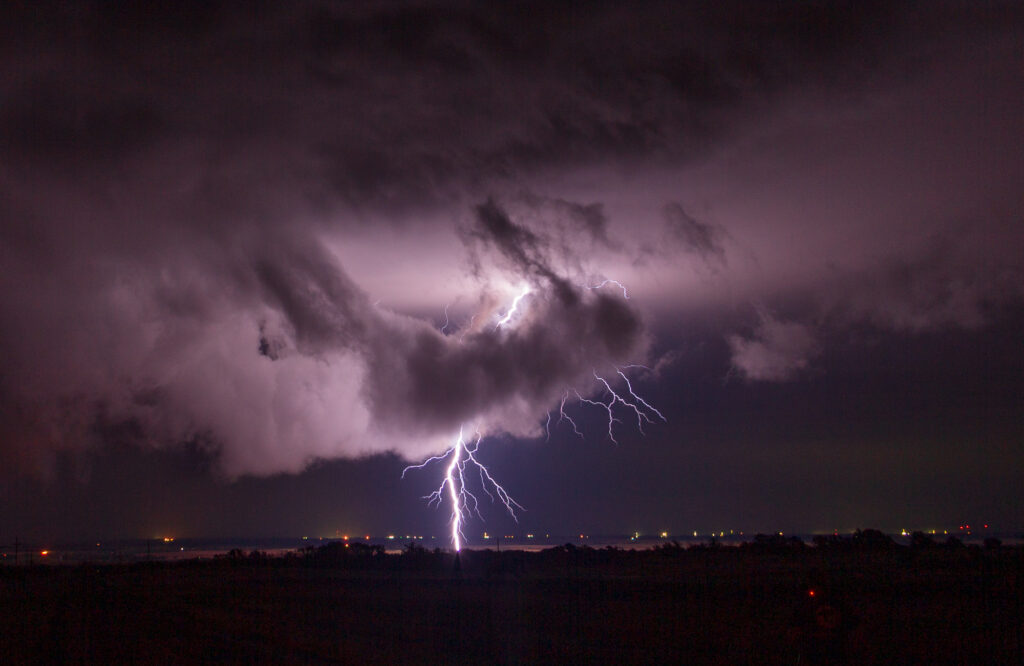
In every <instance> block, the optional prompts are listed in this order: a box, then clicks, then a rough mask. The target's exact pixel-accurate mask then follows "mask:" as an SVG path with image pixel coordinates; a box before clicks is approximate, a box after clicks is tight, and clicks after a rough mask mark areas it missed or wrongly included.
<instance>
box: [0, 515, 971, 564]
mask: <svg viewBox="0 0 1024 666" xmlns="http://www.w3.org/2000/svg"><path fill="white" fill-rule="evenodd" d="M982 529H985V530H987V529H989V525H988V523H985V524H983V525H982ZM917 531H920V532H921V533H923V534H930V535H939V534H942V535H946V536H948V535H950V534H953V535H956V534H965V535H970V534H971V526H970V524H968V523H964V524H963V525H959V526H958V527H957V528H956V529H954V530H949V529H942V530H940V529H938V528H932V529H925V530H908V529H905V528H904V529H901V530H900V536H903V537H909V536H911V535H912V534H913V533H914V532H917ZM846 533H849V532H846ZM776 534H778V535H779V536H784V535H785V533H784V532H776ZM832 534H833V535H835V536H838V535H839V534H840V532H839V530H833V531H832ZM480 536H481V538H482V539H483V540H484V541H491V540H499V539H504V540H506V541H515V540H516V539H525V540H534V539H539V538H541V535H540V534H537V533H533V532H530V533H527V534H525V535H521V536H516V535H514V534H504V535H501V536H500V537H499V536H498V535H494V534H490V533H489V532H483V533H482V534H481V535H480ZM575 536H576V537H577V538H578V539H579V540H580V541H585V540H588V539H590V538H591V536H590V535H588V534H586V533H584V532H578V533H576V535H575ZM726 536H730V537H736V536H740V537H742V536H745V533H744V532H739V531H736V530H729V531H728V532H726V531H725V530H719V531H717V532H714V531H712V532H704V533H702V532H700V531H698V530H693V532H692V533H687V534H686V535H682V534H672V533H670V532H669V531H668V530H662V531H661V532H658V533H656V534H644V533H641V532H639V531H637V532H633V534H631V535H629V541H630V542H636V541H641V540H649V539H678V538H680V537H682V538H694V539H700V538H705V537H707V538H712V539H715V538H724V537H726ZM428 538H429V539H430V540H436V539H437V537H436V536H434V535H431V536H429V537H426V536H423V535H418V534H406V535H404V536H403V535H401V534H387V535H385V536H383V537H374V536H371V535H369V534H364V535H363V536H362V538H360V537H353V536H350V535H348V534H344V535H340V536H339V535H335V536H333V537H331V536H327V537H323V536H321V537H309V536H304V537H302V540H303V541H309V540H310V539H315V540H317V541H336V540H339V539H340V540H341V541H342V542H344V543H345V545H346V546H347V545H348V544H349V543H350V542H359V541H371V540H375V539H385V540H388V541H395V540H399V539H400V540H404V541H410V542H412V541H423V540H425V539H428ZM543 538H544V539H550V538H551V534H550V533H547V534H544V535H543ZM153 540H154V541H160V542H163V543H165V544H172V543H174V540H175V537H172V536H165V537H156V538H155V539H153ZM100 545H101V544H100V543H99V542H96V547H97V548H98V547H100ZM179 550H181V551H184V550H185V547H184V546H181V547H180V548H179ZM54 552H55V551H54V550H53V549H52V548H46V549H43V550H39V551H26V554H27V555H31V554H32V553H38V554H39V556H40V557H49V556H50V555H53V554H54ZM8 556H9V553H6V552H5V553H3V554H2V557H3V559H7V558H8Z"/></svg>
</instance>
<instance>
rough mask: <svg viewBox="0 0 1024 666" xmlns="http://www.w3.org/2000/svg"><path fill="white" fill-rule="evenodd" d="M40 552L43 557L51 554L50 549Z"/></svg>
mask: <svg viewBox="0 0 1024 666" xmlns="http://www.w3.org/2000/svg"><path fill="white" fill-rule="evenodd" d="M39 554H40V555H42V556H43V557H46V556H47V555H49V554H50V551H48V550H43V551H40V552H39Z"/></svg>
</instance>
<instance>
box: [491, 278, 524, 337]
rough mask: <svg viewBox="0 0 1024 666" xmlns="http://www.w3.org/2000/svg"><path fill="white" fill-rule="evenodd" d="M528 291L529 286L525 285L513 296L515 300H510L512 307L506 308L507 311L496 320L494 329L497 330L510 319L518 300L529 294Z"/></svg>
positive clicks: (516, 308)
mask: <svg viewBox="0 0 1024 666" xmlns="http://www.w3.org/2000/svg"><path fill="white" fill-rule="evenodd" d="M530 291H531V289H530V288H529V287H526V288H524V289H523V291H522V292H521V293H520V294H519V295H518V296H516V297H515V300H513V301H512V307H510V308H509V309H508V312H506V313H505V316H504V317H502V318H501V319H499V320H498V323H497V324H496V325H495V326H494V330H498V329H499V328H501V327H502V326H504V325H505V324H507V323H508V322H509V320H511V319H512V315H514V314H515V313H516V310H518V309H519V303H520V301H522V300H523V299H524V298H526V296H528V295H529V294H530Z"/></svg>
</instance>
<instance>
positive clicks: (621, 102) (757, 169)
mask: <svg viewBox="0 0 1024 666" xmlns="http://www.w3.org/2000/svg"><path fill="white" fill-rule="evenodd" d="M493 5H494V6H492V3H465V4H460V3H429V2H422V3H397V2H396V3H387V2H376V3H342V2H336V3H335V2H293V3H280V4H278V3H251V4H249V3H237V4H236V3H230V4H223V5H217V4H207V3H200V2H196V3H191V2H185V3H182V2H166V3H164V2H159V3H119V2H93V3H89V2H77V3H50V2H18V1H16V2H6V3H3V8H2V9H0V63H2V69H0V72H2V76H0V542H6V541H9V540H11V539H13V537H14V536H19V537H20V538H23V539H24V538H30V539H65V540H69V541H70V540H76V539H93V538H101V537H102V538H129V537H151V536H158V535H164V534H173V535H177V536H299V535H307V534H308V535H334V534H335V533H336V532H337V533H352V534H364V533H368V534H372V535H382V534H387V533H389V532H391V533H399V534H423V535H437V537H438V539H439V542H438V543H441V541H440V540H441V539H443V538H444V534H445V530H446V528H445V524H446V523H447V521H448V519H449V513H448V508H447V506H442V507H441V508H440V509H437V510H435V509H433V508H430V507H428V506H427V505H426V502H425V500H423V499H422V496H423V495H426V494H428V493H429V492H431V491H432V490H434V489H436V488H437V486H438V484H439V483H440V482H441V479H442V474H443V465H435V466H433V467H429V468H427V469H424V470H415V471H411V472H409V473H408V474H406V476H405V478H404V479H402V478H401V473H402V469H403V467H405V466H406V465H407V464H410V462H418V461H420V460H422V459H424V458H426V457H428V456H430V455H435V454H439V453H441V452H443V451H444V450H445V449H446V448H447V447H448V446H450V445H452V443H453V442H454V439H455V438H456V437H457V435H458V432H459V430H460V428H464V429H465V431H466V432H470V431H476V430H479V431H480V432H481V433H482V434H483V435H484V436H485V437H484V439H483V441H482V443H481V446H480V449H479V457H480V459H481V461H483V462H486V463H487V464H488V466H489V469H490V471H491V473H492V474H493V475H494V476H495V478H496V479H498V480H499V481H500V482H501V483H503V484H504V486H505V488H506V489H507V490H508V491H509V492H510V493H511V494H512V496H513V497H514V498H515V499H516V500H518V501H519V503H520V504H522V505H523V507H525V509H526V510H525V511H524V512H522V513H521V515H520V523H519V526H518V527H514V526H513V525H512V524H511V523H510V521H509V519H508V518H507V517H506V516H505V515H503V513H502V507H501V506H500V504H494V505H492V504H491V503H490V501H489V500H487V498H486V496H485V495H480V497H481V498H482V499H483V500H484V503H483V505H482V507H481V511H482V513H483V518H484V519H486V522H483V521H481V520H480V518H476V519H475V520H474V521H473V522H472V523H471V524H470V525H468V526H467V528H466V533H467V535H469V536H470V537H473V536H476V535H479V534H480V533H481V532H483V531H484V530H489V531H491V532H496V533H502V532H505V533H507V532H508V531H509V530H513V529H514V530H516V531H517V532H518V533H525V532H536V533H552V534H576V533H579V532H587V533H591V534H626V533H632V532H634V531H640V532H646V533H651V532H660V531H662V530H667V531H669V532H672V533H675V534H688V533H692V532H693V531H694V530H698V531H699V532H701V533H707V532H710V531H712V530H713V531H716V532H717V531H720V530H724V531H726V532H728V530H735V531H737V532H738V531H740V530H743V531H745V532H746V533H748V534H749V533H753V532H770V531H776V530H784V531H789V532H811V531H824V530H829V531H830V530H833V529H838V530H852V529H854V528H858V527H876V528H880V529H884V530H899V529H901V528H907V529H933V528H937V529H940V530H941V529H944V528H945V529H953V528H956V527H957V526H959V525H961V524H964V523H966V522H975V523H978V524H981V523H989V524H990V525H991V526H992V529H994V530H999V531H1004V532H1013V531H1015V530H1020V529H1024V501H1022V499H1021V497H1022V495H1021V490H1020V489H1021V488H1022V487H1024V344H1022V335H1021V328H1022V325H1024V92H1022V91H1024V5H1022V4H1021V3H1012V2H1007V3H1001V2H980V3H979V2H966V1H965V2H939V3H935V2H921V3H914V2H909V3H888V2H879V3H871V2H850V3H823V2H785V3H766V2H751V3H743V2H716V3H709V4H707V5H697V4H696V3H693V4H683V3H674V2H669V3H654V2H652V3H643V2H639V3H638V2H631V3H621V4H614V3H607V4H601V3H579V4H574V3H554V2H537V3H493ZM609 280H614V281H616V282H608V281H609ZM620 284H621V285H622V287H620ZM527 290H528V293H527V295H526V296H525V297H523V298H522V299H521V301H520V303H519V306H518V308H517V309H516V311H515V312H514V313H513V316H512V317H511V318H510V319H509V321H508V322H506V323H505V324H504V325H499V321H500V320H501V318H502V317H503V316H504V315H506V314H507V313H508V312H509V310H510V308H511V306H512V303H513V300H514V299H515V298H516V297H517V296H519V295H521V294H523V293H526V292H527ZM627 296H628V297H627ZM618 370H621V371H622V372H623V374H624V375H626V376H627V377H628V378H629V380H630V382H631V385H632V388H633V390H634V391H635V392H636V394H637V395H638V396H640V397H642V398H643V400H645V401H646V402H647V403H649V404H650V405H652V406H653V407H654V408H656V409H657V410H659V411H660V412H661V413H662V414H663V415H664V416H665V419H666V421H665V422H662V421H661V420H660V419H659V418H657V415H655V414H654V413H653V412H651V411H649V410H647V411H645V413H646V414H647V415H648V416H649V417H651V418H650V421H651V422H646V421H642V422H641V424H640V425H642V426H643V433H641V432H640V431H639V429H638V423H637V417H636V415H635V414H634V413H633V412H632V411H631V410H630V409H629V408H628V407H627V406H624V405H622V404H621V403H618V404H614V405H613V408H614V411H613V415H614V417H615V418H616V419H617V420H616V421H615V422H613V423H612V424H611V426H612V430H611V433H612V435H613V436H614V439H615V440H616V441H612V440H611V439H610V437H609V427H608V426H609V422H608V413H607V410H606V409H605V408H604V407H601V406H595V405H592V404H588V403H586V402H582V401H581V400H580V398H583V399H588V400H592V401H603V402H606V403H607V402H608V401H609V396H608V394H607V393H606V391H605V389H604V386H603V385H602V384H601V382H600V381H599V380H598V379H596V378H595V376H600V377H603V378H606V379H607V380H608V381H609V383H610V384H611V386H612V388H614V389H615V390H616V391H617V392H618V393H620V394H622V395H624V396H625V397H627V398H630V396H629V393H628V390H627V387H626V385H625V382H624V380H623V379H622V377H620V376H619V374H618ZM613 379H614V380H615V381H612V380H613ZM563 398H566V399H565V402H564V405H565V407H564V411H565V415H566V416H568V417H570V418H572V419H573V420H574V421H575V423H576V424H577V426H578V429H579V431H580V432H581V433H582V435H583V436H582V437H580V436H577V434H576V433H575V432H574V430H573V427H572V426H571V424H570V423H569V422H568V421H567V420H565V419H562V420H561V421H560V420H559V408H560V405H562V404H563V402H562V401H563ZM630 400H632V398H630ZM633 402H634V403H636V401H635V400H633ZM645 410H646V408H645ZM549 414H550V415H551V419H550V425H549V427H548V428H547V429H546V428H545V423H546V422H548V418H549Z"/></svg>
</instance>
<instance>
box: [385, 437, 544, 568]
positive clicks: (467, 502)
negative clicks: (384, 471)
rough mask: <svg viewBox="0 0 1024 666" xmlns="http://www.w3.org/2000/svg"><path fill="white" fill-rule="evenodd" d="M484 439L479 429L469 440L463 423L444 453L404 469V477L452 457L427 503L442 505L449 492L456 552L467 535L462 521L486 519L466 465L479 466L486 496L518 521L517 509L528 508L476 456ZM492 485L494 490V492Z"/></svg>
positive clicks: (477, 467) (427, 497) (428, 496)
mask: <svg viewBox="0 0 1024 666" xmlns="http://www.w3.org/2000/svg"><path fill="white" fill-rule="evenodd" d="M482 440H483V435H481V434H480V433H479V432H477V434H476V440H475V441H474V442H472V443H470V444H467V443H466V439H465V436H464V427H463V428H460V429H459V437H458V439H457V440H456V441H455V444H453V445H452V446H451V447H450V448H449V449H448V450H447V451H445V452H444V453H442V454H441V455H437V456H431V457H430V458H427V459H426V460H424V461H423V462H422V463H420V464H418V465H409V466H408V467H406V468H405V469H403V470H402V478H403V479H404V478H405V473H406V472H408V471H409V470H410V469H423V468H424V467H426V466H427V465H429V464H431V463H433V462H437V461H440V460H444V459H446V458H449V460H448V466H447V467H446V468H445V474H444V479H443V480H442V481H441V485H440V486H438V487H437V490H435V491H434V492H432V493H430V494H429V495H426V496H425V497H424V499H426V500H427V504H428V505H433V504H435V503H436V504H437V506H441V503H442V500H443V498H444V496H445V495H446V494H447V495H448V500H449V501H450V502H451V505H452V520H451V531H452V547H453V548H454V549H455V552H459V551H460V550H462V542H463V541H464V540H465V538H466V536H465V534H463V532H462V525H463V524H464V523H465V522H466V520H467V519H468V518H469V517H470V516H471V515H472V514H474V513H475V514H476V515H477V516H478V517H479V518H480V519H481V520H483V514H481V513H480V502H479V500H478V499H477V497H476V495H474V494H473V493H472V492H471V491H470V490H469V489H468V488H467V487H466V469H467V467H470V466H473V467H475V468H476V469H477V472H478V473H479V475H480V486H481V487H482V488H483V490H484V492H485V493H487V496H488V497H490V498H491V501H492V502H493V501H494V500H495V496H497V499H498V501H500V502H501V503H502V504H503V505H504V507H505V509H506V510H507V511H508V513H509V515H511V516H512V519H513V520H515V521H516V522H519V517H518V516H517V515H516V509H519V510H520V511H525V510H526V509H524V508H523V506H522V505H521V504H519V503H518V502H516V501H515V500H514V499H512V497H511V496H510V495H509V494H508V492H506V491H505V489H504V488H502V487H501V484H500V483H498V482H497V481H495V480H494V477H493V476H491V473H490V472H488V471H487V468H486V467H484V465H483V464H482V463H481V462H480V461H479V460H478V459H477V457H476V453H477V451H478V450H479V448H480V442H481V441H482ZM491 489H493V490H494V492H493V493H492V492H491Z"/></svg>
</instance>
